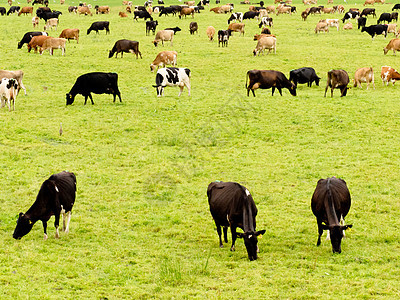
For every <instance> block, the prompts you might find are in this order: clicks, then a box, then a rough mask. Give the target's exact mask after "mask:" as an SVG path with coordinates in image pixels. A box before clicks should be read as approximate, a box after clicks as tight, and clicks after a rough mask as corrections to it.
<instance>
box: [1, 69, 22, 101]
mask: <svg viewBox="0 0 400 300" xmlns="http://www.w3.org/2000/svg"><path fill="white" fill-rule="evenodd" d="M23 77H24V72H23V71H21V70H17V71H8V70H0V78H10V79H11V78H14V79H16V80H17V82H18V91H17V92H18V93H19V90H20V89H21V88H22V89H23V90H24V93H25V96H26V88H25V86H24V84H23V83H22V78H23Z"/></svg>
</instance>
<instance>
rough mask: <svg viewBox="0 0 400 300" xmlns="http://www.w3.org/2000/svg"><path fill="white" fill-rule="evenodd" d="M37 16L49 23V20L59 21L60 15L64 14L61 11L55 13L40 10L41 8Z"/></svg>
mask: <svg viewBox="0 0 400 300" xmlns="http://www.w3.org/2000/svg"><path fill="white" fill-rule="evenodd" d="M38 11H39V12H38ZM36 15H37V16H38V17H39V18H41V19H43V20H44V21H45V22H47V20H49V19H53V18H56V19H58V18H59V17H60V15H62V12H61V11H56V10H54V11H43V10H40V8H38V9H37V10H36Z"/></svg>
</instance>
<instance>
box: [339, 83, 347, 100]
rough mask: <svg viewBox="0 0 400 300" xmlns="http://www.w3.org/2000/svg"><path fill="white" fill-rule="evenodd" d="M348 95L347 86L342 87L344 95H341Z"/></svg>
mask: <svg viewBox="0 0 400 300" xmlns="http://www.w3.org/2000/svg"><path fill="white" fill-rule="evenodd" d="M346 95H347V86H345V87H343V88H342V95H341V96H340V97H344V96H346Z"/></svg>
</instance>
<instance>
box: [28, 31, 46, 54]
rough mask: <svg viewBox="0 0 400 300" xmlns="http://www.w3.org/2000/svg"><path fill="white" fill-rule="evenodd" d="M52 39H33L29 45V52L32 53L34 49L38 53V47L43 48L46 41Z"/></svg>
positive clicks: (37, 37) (43, 36)
mask: <svg viewBox="0 0 400 300" xmlns="http://www.w3.org/2000/svg"><path fill="white" fill-rule="evenodd" d="M49 38H51V36H47V35H37V36H34V37H32V39H31V41H30V42H29V43H28V52H31V50H32V48H33V50H34V51H35V53H36V52H37V47H42V46H43V43H44V41H45V40H47V39H49Z"/></svg>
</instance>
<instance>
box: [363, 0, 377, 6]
mask: <svg viewBox="0 0 400 300" xmlns="http://www.w3.org/2000/svg"><path fill="white" fill-rule="evenodd" d="M374 3H375V0H365V2H364V6H365V5H374Z"/></svg>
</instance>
